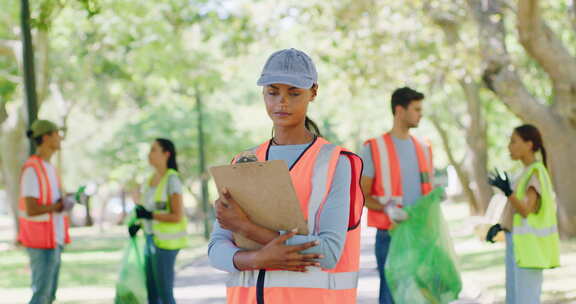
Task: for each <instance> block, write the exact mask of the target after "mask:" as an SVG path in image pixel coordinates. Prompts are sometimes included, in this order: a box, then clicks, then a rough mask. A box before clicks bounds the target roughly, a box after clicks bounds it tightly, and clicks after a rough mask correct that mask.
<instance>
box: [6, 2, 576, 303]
mask: <svg viewBox="0 0 576 304" xmlns="http://www.w3.org/2000/svg"><path fill="white" fill-rule="evenodd" d="M24 2H27V1H17V0H3V1H1V2H0V293H1V294H3V295H4V294H6V295H8V297H6V298H5V299H6V300H4V299H0V303H24V302H25V301H26V299H27V297H28V294H29V290H28V289H29V287H28V286H29V280H30V278H29V269H28V267H29V266H28V260H27V257H26V254H25V252H24V251H23V250H22V249H19V248H17V247H16V246H15V243H14V239H15V235H16V231H17V227H16V222H15V221H14V219H15V213H14V211H15V210H16V208H17V197H18V194H17V193H18V185H19V175H20V168H21V165H22V163H23V161H24V160H25V159H26V157H27V155H28V153H29V150H28V149H29V146H28V145H29V144H28V141H27V139H26V137H25V130H26V129H27V123H28V118H27V117H29V115H32V114H31V113H34V114H33V115H37V116H38V117H41V118H44V119H50V120H53V121H55V122H57V123H58V124H59V125H61V126H63V127H64V129H65V140H64V142H63V146H62V150H61V152H59V153H58V155H57V156H55V158H54V161H55V163H56V164H57V167H58V169H59V170H60V172H61V174H62V177H63V183H64V185H65V188H66V190H67V191H69V192H70V193H73V192H75V191H76V190H77V189H78V188H79V187H82V186H85V187H86V191H85V193H86V194H87V195H88V198H87V199H86V202H85V204H83V205H78V206H76V208H75V209H74V210H73V213H72V220H73V225H74V227H75V228H73V229H72V237H73V240H74V243H73V244H72V245H71V246H70V247H69V248H68V249H67V251H66V252H65V253H64V256H63V268H62V271H61V284H60V286H61V289H60V290H61V291H60V293H61V295H62V296H59V298H60V299H61V300H60V302H59V303H80V302H82V303H88V302H87V301H86V297H87V295H90V296H89V298H90V299H93V300H94V303H111V301H112V298H113V290H114V283H115V281H116V280H117V270H118V267H119V265H118V264H119V260H120V258H121V252H122V248H123V246H124V244H125V242H126V239H127V233H126V229H125V227H124V226H122V225H121V223H122V221H123V219H124V217H125V216H126V214H127V213H129V212H130V211H131V210H132V208H133V206H134V204H133V201H132V196H133V193H134V191H138V189H139V186H140V185H141V184H142V183H143V182H145V181H146V180H147V179H148V177H149V176H150V174H151V168H150V166H149V165H148V162H147V157H146V155H147V153H148V150H149V146H150V144H151V143H152V141H153V140H154V138H156V137H167V138H170V139H172V140H173V141H174V142H175V143H176V146H177V149H178V153H179V155H178V158H179V164H180V167H181V170H180V171H181V173H182V176H183V181H184V183H185V195H184V204H185V206H186V214H187V216H188V217H189V219H190V227H189V228H190V229H189V231H190V232H193V236H192V239H193V242H192V243H193V246H192V247H191V248H189V249H187V250H185V251H183V253H182V256H180V257H179V260H178V263H179V269H180V270H181V272H180V274H179V277H186V276H187V275H188V274H189V280H186V279H180V283H179V284H180V285H178V288H180V289H178V288H177V290H176V293H177V296H178V297H179V299H180V300H181V301H182V303H185V301H191V302H190V303H221V301H222V296H223V295H224V288H223V279H222V280H219V279H214V280H208V283H207V282H202V280H196V281H195V280H194V279H192V276H194V275H204V272H202V271H206V276H209V275H212V272H210V271H209V270H207V269H208V268H209V267H206V265H205V263H204V262H202V261H203V260H202V259H204V258H205V257H204V255H205V253H206V238H207V236H208V233H209V232H210V229H211V223H212V221H213V213H212V209H211V205H212V201H213V200H214V199H216V197H217V194H216V191H215V187H214V185H213V183H212V182H211V181H210V176H209V174H207V173H206V172H207V168H209V167H210V166H213V165H221V164H226V163H228V162H229V161H230V159H231V158H232V157H233V156H234V155H235V154H236V153H238V152H239V151H242V150H245V149H247V148H250V147H253V146H255V145H257V144H259V143H261V142H263V141H264V140H266V139H269V138H270V134H271V128H272V125H271V122H270V120H269V119H268V117H267V115H266V112H265V110H264V107H263V101H262V96H261V89H260V88H259V87H257V86H256V79H257V78H258V76H259V73H260V70H261V68H262V66H263V64H264V62H265V60H266V58H267V57H268V56H269V55H270V54H271V53H272V52H274V51H276V50H278V49H282V48H289V47H294V48H298V49H301V50H303V51H305V52H307V53H308V54H309V55H310V56H311V57H312V58H313V60H314V61H315V62H316V64H317V65H318V71H319V86H320V88H319V95H318V98H317V99H316V101H315V102H314V103H313V104H312V105H311V108H310V111H311V113H310V116H311V118H312V119H313V120H315V121H316V122H317V123H318V125H319V127H320V129H321V131H322V133H323V134H324V136H325V137H326V138H328V139H329V140H330V141H332V142H335V143H337V144H341V145H343V146H345V147H348V148H350V149H351V150H353V151H359V148H360V147H361V145H362V143H363V141H364V140H365V139H367V138H370V137H374V136H377V135H380V134H382V133H384V132H385V131H387V130H388V129H389V128H390V127H391V126H392V115H391V111H390V103H389V102H390V95H391V93H392V91H393V90H394V89H395V88H397V87H401V86H410V87H412V88H414V89H417V90H418V91H422V92H424V93H425V94H426V100H425V102H424V116H425V117H424V119H423V121H422V123H421V125H420V127H419V128H418V129H417V130H415V134H417V135H419V136H422V137H426V138H428V139H429V140H430V141H431V142H432V144H433V146H434V147H435V155H434V159H435V167H436V168H435V170H436V175H437V177H438V179H439V180H440V181H442V184H443V185H444V186H445V187H447V194H448V200H447V202H446V204H445V206H444V209H445V214H446V216H447V218H448V220H449V223H450V230H451V231H452V232H453V237H454V241H455V246H456V251H457V254H458V255H459V257H460V261H459V263H460V265H461V268H462V269H461V271H462V273H463V277H464V280H465V285H466V286H467V287H465V289H466V288H471V287H473V288H471V289H474V288H476V289H477V290H476V291H470V293H471V294H475V295H480V296H481V297H483V298H484V299H485V300H486V301H488V302H494V303H498V302H501V301H503V296H504V258H503V256H504V251H503V244H501V243H500V244H497V245H488V244H484V243H482V241H481V237H482V236H483V230H482V229H485V228H483V227H484V226H485V224H489V222H490V220H489V219H487V217H485V216H484V215H485V212H486V209H487V207H488V204H489V202H490V200H491V198H492V196H493V194H494V190H493V189H492V188H491V187H490V186H489V185H488V184H487V181H486V176H487V173H488V172H489V170H492V169H493V168H495V167H498V168H501V169H505V170H510V171H512V172H514V171H515V170H518V169H520V163H517V164H514V163H513V162H512V161H510V159H509V154H508V150H507V148H506V147H507V144H508V140H509V136H510V134H511V133H512V130H513V128H514V127H515V126H517V125H519V124H521V123H531V124H534V125H536V126H537V127H538V128H540V130H541V131H542V132H543V135H544V141H545V146H546V148H547V150H548V151H549V152H548V153H549V161H551V173H552V176H553V179H554V184H555V189H556V192H557V197H558V207H559V212H558V214H559V223H560V230H561V235H562V238H563V241H562V254H563V260H562V261H563V265H564V266H563V267H561V268H559V269H555V270H552V271H547V272H545V273H546V279H545V285H544V290H545V292H544V299H545V300H546V301H548V302H547V303H570V302H571V301H575V300H576V241H575V239H574V238H575V237H576V187H574V183H575V182H576V173H575V172H576V56H575V52H576V6H575V2H576V1H575V0H555V1H537V0H534V1H527V0H526V1H524V0H518V1H513V0H405V1H376V0H333V1H317V0H309V1H291V0H289V1H281V2H278V1H268V0H234V1H232V0H155V1H151V0H139V1H124V0H31V1H30V3H29V5H30V8H29V10H30V18H29V19H28V18H22V16H21V5H22V3H24ZM27 27H29V28H30V31H29V33H31V38H32V41H33V44H32V46H33V52H34V56H33V58H34V60H33V62H34V71H32V72H31V73H29V74H25V73H24V71H25V70H26V69H29V68H30V60H26V56H24V55H23V54H24V52H23V51H24V49H23V47H24V44H23V37H24V36H25V35H24V34H25V33H26V32H27V31H26V28H27ZM30 58H32V57H30ZM27 75H34V80H35V94H34V95H35V98H34V100H32V99H31V98H30V94H26V90H27V87H26V86H25V85H24V83H25V79H26V77H27ZM28 89H29V88H28ZM27 96H28V98H27ZM482 224H484V225H482ZM369 238H370V240H371V239H372V237H371V236H370V237H369ZM367 246H369V245H367ZM366 256H367V259H368V260H367V262H366V263H365V264H366V267H367V268H368V269H370V271H372V270H373V269H372V268H375V263H373V261H371V260H370V258H371V252H369V253H367V255H366ZM198 263H200V264H198ZM202 263H204V264H202ZM372 264H374V265H372ZM370 271H368V272H369V273H372V272H370ZM374 273H375V272H374ZM374 273H373V274H374ZM213 275H216V276H217V275H219V274H213ZM364 282H366V284H364V287H361V289H360V290H361V292H362V288H365V289H366V293H365V295H366V296H365V297H364V298H365V299H364V300H365V301H366V303H375V300H373V297H375V296H376V291H374V290H376V289H377V281H371V280H370V279H369V278H368V279H367V281H364ZM203 283H204V284H209V285H210V284H212V285H210V286H212V287H213V288H214V290H215V291H214V293H213V294H212V293H210V292H208V293H205V295H207V297H210V299H207V300H206V299H204V302H202V301H201V298H194V297H195V296H193V297H192V298H187V296H188V295H189V294H190V293H196V291H194V289H193V288H194V286H202V284H203ZM361 283H362V281H361ZM370 284H372V285H374V286H372V285H370ZM187 288H188V289H187ZM190 288H192V289H190ZM371 292H372V293H373V295H372V296H371ZM370 297H372V298H370ZM371 299H372V300H371ZM3 301H8V302H3ZM179 302H180V301H179ZM89 303H92V302H89Z"/></svg>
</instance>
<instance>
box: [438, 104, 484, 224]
mask: <svg viewBox="0 0 576 304" xmlns="http://www.w3.org/2000/svg"><path fill="white" fill-rule="evenodd" d="M430 120H431V121H432V124H433V125H434V127H435V128H436V130H437V131H438V134H440V138H441V139H442V147H443V148H444V151H445V152H446V156H447V157H448V161H449V162H450V164H451V165H452V166H453V167H454V169H455V170H456V175H458V179H459V180H460V183H461V184H462V190H463V191H464V194H465V195H466V197H467V198H468V205H469V206H470V214H472V215H478V214H481V213H482V212H483V209H482V206H481V205H480V202H479V201H478V199H477V198H476V195H475V194H474V191H473V190H472V188H471V187H470V185H471V182H470V175H468V172H466V170H465V168H464V166H463V164H462V163H460V162H458V161H457V160H456V157H455V156H454V153H452V145H451V144H450V136H449V135H448V132H447V131H446V129H445V128H444V127H443V126H442V123H441V122H440V119H438V118H437V117H435V116H433V115H432V116H430Z"/></svg>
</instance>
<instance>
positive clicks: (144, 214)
mask: <svg viewBox="0 0 576 304" xmlns="http://www.w3.org/2000/svg"><path fill="white" fill-rule="evenodd" d="M136 217H137V218H139V219H147V220H151V219H152V212H150V211H148V210H146V208H144V207H142V206H140V205H138V206H137V207H136Z"/></svg>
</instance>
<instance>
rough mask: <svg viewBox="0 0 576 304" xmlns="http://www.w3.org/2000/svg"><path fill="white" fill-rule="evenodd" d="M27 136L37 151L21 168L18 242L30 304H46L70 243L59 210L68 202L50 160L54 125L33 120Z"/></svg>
mask: <svg viewBox="0 0 576 304" xmlns="http://www.w3.org/2000/svg"><path fill="white" fill-rule="evenodd" d="M28 137H30V138H32V139H33V140H34V141H35V143H36V146H37V151H36V154H34V155H32V156H30V158H28V160H27V161H26V162H25V163H24V166H23V168H22V175H21V179H20V200H19V204H18V212H19V214H18V221H19V231H18V242H19V243H20V244H22V246H24V247H26V250H27V251H28V255H29V257H30V268H31V270H32V291H33V295H32V299H31V300H30V304H47V303H52V302H54V300H55V299H56V289H57V287H58V275H59V273H60V255H61V253H62V249H63V247H64V244H68V243H70V236H69V234H68V227H69V224H68V217H67V216H66V215H65V214H64V212H63V211H65V210H66V209H68V206H71V204H70V203H68V201H65V199H64V198H63V193H64V192H63V191H62V186H61V183H60V177H59V176H58V173H57V171H56V168H55V167H54V166H53V165H52V164H51V163H50V159H51V158H52V155H54V153H55V152H56V151H58V150H59V149H60V142H61V140H62V138H61V137H60V133H59V129H58V127H57V126H56V124H54V123H53V122H50V121H48V120H37V121H35V122H34V123H33V124H32V126H31V128H30V130H29V131H28Z"/></svg>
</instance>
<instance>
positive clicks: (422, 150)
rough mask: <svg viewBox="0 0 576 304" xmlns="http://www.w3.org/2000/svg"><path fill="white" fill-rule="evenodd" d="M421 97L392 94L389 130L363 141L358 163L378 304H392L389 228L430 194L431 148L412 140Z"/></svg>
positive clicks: (403, 91)
mask: <svg viewBox="0 0 576 304" xmlns="http://www.w3.org/2000/svg"><path fill="white" fill-rule="evenodd" d="M423 99H424V94H422V93H420V92H417V91H415V90H413V89H411V88H408V87H404V88H400V89H397V90H396V91H394V93H393V94H392V113H393V114H394V125H393V127H392V130H390V131H389V132H388V133H385V134H383V135H382V136H379V137H376V138H372V139H369V140H367V141H366V143H365V144H364V146H363V151H362V154H361V155H362V158H363V160H364V171H363V174H362V191H363V192H364V196H365V198H366V207H367V208H368V226H370V227H375V228H377V229H378V231H377V233H376V245H375V253H376V262H377V264H378V271H379V273H380V295H379V299H380V302H379V303H380V304H389V303H394V302H393V299H392V295H391V293H390V290H389V288H388V285H387V283H386V278H385V275H384V267H385V265H386V257H387V255H388V249H389V246H390V241H391V239H390V234H389V233H388V230H390V229H391V228H392V227H393V225H395V224H398V223H400V222H402V221H405V220H409V219H408V216H407V214H406V212H404V211H403V210H402V207H403V206H409V205H412V204H415V203H416V201H417V200H418V198H419V197H420V196H422V195H426V194H428V193H429V192H430V191H431V190H432V177H433V164H432V150H431V148H430V145H428V144H427V143H425V142H423V141H421V140H418V139H416V138H415V137H414V136H412V135H410V129H412V128H416V127H418V124H419V122H420V119H421V118H422V101H423Z"/></svg>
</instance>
